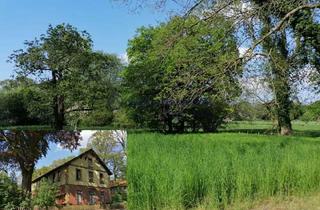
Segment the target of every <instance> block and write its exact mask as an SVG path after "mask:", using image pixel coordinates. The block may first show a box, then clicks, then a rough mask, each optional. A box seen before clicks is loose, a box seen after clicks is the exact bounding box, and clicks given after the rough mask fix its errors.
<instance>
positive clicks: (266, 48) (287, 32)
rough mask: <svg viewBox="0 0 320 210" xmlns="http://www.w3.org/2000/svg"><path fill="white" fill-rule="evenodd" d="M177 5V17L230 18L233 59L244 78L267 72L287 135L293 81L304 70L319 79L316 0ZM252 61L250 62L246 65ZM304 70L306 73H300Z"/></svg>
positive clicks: (212, 0)
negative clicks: (243, 71) (238, 51)
mask: <svg viewBox="0 0 320 210" xmlns="http://www.w3.org/2000/svg"><path fill="white" fill-rule="evenodd" d="M166 3H167V1H161V0H155V1H151V2H148V4H146V2H145V1H139V2H138V4H140V5H160V6H163V7H164V6H165V5H166ZM179 5H180V6H182V10H181V11H182V14H183V15H182V16H183V18H187V17H189V16H192V15H194V14H196V15H199V16H201V17H202V20H204V21H205V22H207V23H208V22H212V21H214V20H215V18H216V17H217V16H219V15H222V16H224V17H226V18H228V20H230V21H232V22H233V24H232V25H231V27H230V28H229V29H230V30H234V31H235V32H236V36H237V42H238V47H239V48H240V49H241V48H244V49H245V50H244V52H243V55H242V56H241V58H240V59H239V58H236V60H234V62H236V63H243V64H249V65H248V66H246V69H248V72H246V73H247V75H249V76H252V73H254V75H258V76H264V75H267V76H268V80H269V84H270V86H271V87H272V88H271V89H272V90H273V96H274V98H273V101H274V102H275V103H273V105H274V107H273V108H274V110H275V114H276V119H277V121H278V128H279V133H280V134H282V135H290V134H291V133H292V126H291V121H290V107H293V106H292V96H293V95H294V88H293V84H294V83H296V82H299V81H300V80H302V78H301V75H303V74H304V75H306V74H309V73H311V75H312V78H311V79H312V80H313V82H314V84H315V85H317V84H319V81H320V79H319V78H320V76H319V75H320V71H319V63H320V62H319V60H320V59H319V58H320V56H319V55H320V54H319V49H318V48H319V44H318V43H319V37H320V36H319V33H320V30H319V28H320V27H319V24H318V20H319V13H318V12H317V11H316V9H317V8H320V2H319V1H318V0H315V1H314V0H301V1H296V0H285V1H283V0H268V1H262V0H261V1H260V0H250V1H242V0H227V1H225V0H194V1H182V2H179ZM181 11H178V12H181ZM192 28H193V26H192V27H191V29H190V28H188V29H185V30H184V31H188V30H190V31H192ZM182 31H183V30H182ZM181 34H184V33H181ZM177 37H181V36H177ZM177 39H178V38H177ZM168 46H169V47H170V45H168ZM230 59H233V58H230ZM252 60H254V61H255V64H256V65H251V64H252V63H251V64H250V61H252ZM260 62H265V66H264V67H263V68H260V69H259V70H258V71H255V70H254V68H255V67H254V68H251V67H252V66H257V64H258V63H260ZM250 65H251V67H250ZM226 66H228V63H226ZM306 70H308V71H309V72H308V73H304V72H305V71H306ZM310 70H314V71H311V72H310ZM203 87H204V86H203Z"/></svg>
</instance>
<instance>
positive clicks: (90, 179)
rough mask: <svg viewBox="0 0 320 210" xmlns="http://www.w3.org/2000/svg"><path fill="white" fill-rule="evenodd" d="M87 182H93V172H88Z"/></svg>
mask: <svg viewBox="0 0 320 210" xmlns="http://www.w3.org/2000/svg"><path fill="white" fill-rule="evenodd" d="M89 182H93V172H92V171H89Z"/></svg>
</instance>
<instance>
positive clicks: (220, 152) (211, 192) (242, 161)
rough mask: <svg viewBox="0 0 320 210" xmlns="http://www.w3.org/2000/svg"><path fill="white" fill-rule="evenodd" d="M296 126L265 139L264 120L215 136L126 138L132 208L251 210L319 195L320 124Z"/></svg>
mask: <svg viewBox="0 0 320 210" xmlns="http://www.w3.org/2000/svg"><path fill="white" fill-rule="evenodd" d="M294 128H295V130H296V132H295V135H294V136H291V137H281V136H277V135H270V133H272V131H273V129H272V125H271V123H268V122H256V123H255V124H252V123H250V122H244V123H232V124H229V125H228V126H227V127H226V128H224V129H222V130H220V132H219V133H217V134H201V133H198V134H182V135H181V134H180V135H163V134H159V133H131V134H129V135H128V168H127V169H128V172H127V174H128V183H130V184H129V199H128V206H129V209H141V210H147V209H157V210H162V209H163V210H169V209H177V210H179V209H251V208H253V206H254V205H255V204H257V202H259V201H265V200H270V199H271V200H272V199H276V200H279V199H280V200H286V199H288V198H290V197H291V196H295V198H302V197H304V196H308V195H310V194H314V193H315V194H317V193H319V192H320V135H318V134H319V131H320V124H318V123H316V122H313V123H309V124H306V123H301V122H295V123H294ZM267 133H268V135H266V134H267ZM317 198H318V197H317ZM244 204H245V205H244ZM318 204H319V203H318ZM319 205H320V204H319Z"/></svg>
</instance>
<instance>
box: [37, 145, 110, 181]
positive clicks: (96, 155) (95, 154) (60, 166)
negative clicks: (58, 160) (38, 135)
mask: <svg viewBox="0 0 320 210" xmlns="http://www.w3.org/2000/svg"><path fill="white" fill-rule="evenodd" d="M88 153H92V155H94V156H95V157H96V158H97V160H98V161H99V163H100V164H101V165H102V167H103V168H104V169H105V170H106V172H107V173H108V175H112V172H111V171H110V170H109V169H108V167H107V166H106V164H105V163H104V162H103V161H102V160H101V158H100V157H99V156H98V154H97V153H96V152H95V151H94V150H93V149H88V150H86V151H84V152H82V153H81V154H80V155H78V156H76V157H74V158H72V159H71V160H68V161H67V162H65V163H63V164H61V165H59V166H57V167H55V168H53V169H51V170H50V171H48V172H47V173H44V174H42V175H41V176H39V177H36V178H35V179H34V180H32V183H34V182H37V181H39V180H40V179H41V178H43V177H45V176H47V175H49V174H50V173H52V172H54V171H56V170H59V169H61V168H63V167H64V166H67V165H69V164H70V163H71V162H72V161H74V160H76V159H78V158H81V157H82V156H84V155H86V154H88Z"/></svg>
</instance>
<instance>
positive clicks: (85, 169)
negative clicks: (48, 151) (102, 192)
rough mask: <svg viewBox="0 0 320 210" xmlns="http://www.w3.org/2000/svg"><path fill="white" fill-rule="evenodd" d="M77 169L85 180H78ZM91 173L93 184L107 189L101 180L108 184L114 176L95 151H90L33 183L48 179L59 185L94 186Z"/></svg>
mask: <svg viewBox="0 0 320 210" xmlns="http://www.w3.org/2000/svg"><path fill="white" fill-rule="evenodd" d="M90 160H91V161H92V164H90V163H89V161H90ZM77 169H79V170H81V175H82V176H83V179H81V180H77V178H76V173H77V172H76V170H77ZM89 171H91V172H92V173H93V180H94V182H93V183H97V184H100V183H101V184H103V187H106V184H104V183H103V182H100V180H101V178H102V179H103V180H105V182H106V183H107V181H108V180H109V176H110V175H112V173H111V171H110V170H109V169H108V168H107V166H106V165H105V163H104V162H103V161H102V160H101V159H100V158H99V156H98V155H97V153H95V152H94V150H93V149H89V150H87V151H85V152H83V153H81V154H80V155H78V156H77V157H75V158H73V159H71V160H69V161H67V162H65V163H63V164H61V165H60V166H58V167H56V168H54V169H51V170H50V171H48V172H47V173H45V174H43V175H41V176H39V177H37V178H35V179H34V180H33V181H32V183H34V184H36V183H37V182H39V181H40V180H41V179H42V178H47V179H49V180H51V181H53V182H56V183H57V184H58V185H63V184H80V185H87V184H89V185H92V184H91V182H89ZM91 172H90V173H91ZM79 181H81V182H79ZM87 181H88V182H87ZM92 186H96V185H92Z"/></svg>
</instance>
